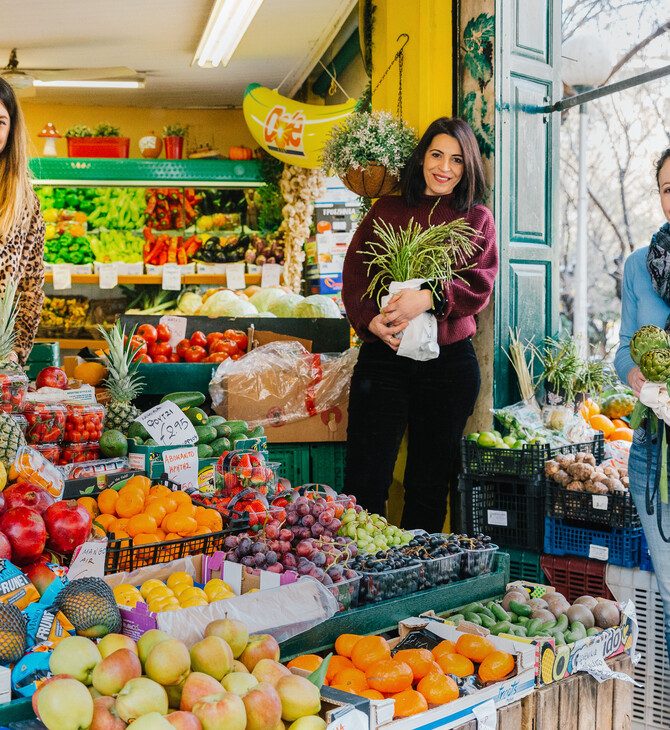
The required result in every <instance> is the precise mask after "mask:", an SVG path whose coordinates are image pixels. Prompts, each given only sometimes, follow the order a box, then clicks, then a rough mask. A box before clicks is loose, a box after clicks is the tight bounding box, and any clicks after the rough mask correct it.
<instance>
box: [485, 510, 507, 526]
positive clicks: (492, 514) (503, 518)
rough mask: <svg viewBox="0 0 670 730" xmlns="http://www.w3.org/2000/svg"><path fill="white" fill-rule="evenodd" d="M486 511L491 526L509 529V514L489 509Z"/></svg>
mask: <svg viewBox="0 0 670 730" xmlns="http://www.w3.org/2000/svg"><path fill="white" fill-rule="evenodd" d="M486 511H487V519H488V523H489V525H499V526H500V527H507V512H505V511H504V510H501V509H489V510H486Z"/></svg>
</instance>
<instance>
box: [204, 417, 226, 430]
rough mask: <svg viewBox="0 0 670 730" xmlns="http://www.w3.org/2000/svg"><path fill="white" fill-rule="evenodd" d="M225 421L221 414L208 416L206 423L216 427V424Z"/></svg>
mask: <svg viewBox="0 0 670 730" xmlns="http://www.w3.org/2000/svg"><path fill="white" fill-rule="evenodd" d="M225 422H226V419H225V418H224V417H223V416H216V415H214V416H209V417H208V420H207V425H208V426H212V428H216V427H217V426H219V425H221V424H223V423H225Z"/></svg>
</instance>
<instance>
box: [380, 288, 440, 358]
mask: <svg viewBox="0 0 670 730" xmlns="http://www.w3.org/2000/svg"><path fill="white" fill-rule="evenodd" d="M424 283H425V279H410V280H409V281H392V282H391V284H390V286H389V294H385V295H384V296H383V297H382V307H385V306H386V305H387V304H388V303H389V301H390V300H391V297H392V296H393V295H394V294H397V293H398V292H399V291H401V290H402V289H411V290H412V291H419V289H421V285H422V284H424ZM396 337H398V338H399V339H400V347H399V348H398V351H397V353H396V354H398V355H400V356H401V357H409V358H411V359H412V360H418V361H419V362H424V361H425V360H434V359H435V358H436V357H438V355H439V354H440V346H439V345H438V344H437V320H436V319H435V315H433V314H430V312H422V313H421V314H420V315H419V316H418V317H414V319H412V320H410V323H409V324H408V325H407V327H405V329H404V330H402V332H399V333H398V334H397V335H396Z"/></svg>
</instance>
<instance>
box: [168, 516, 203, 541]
mask: <svg viewBox="0 0 670 730" xmlns="http://www.w3.org/2000/svg"><path fill="white" fill-rule="evenodd" d="M161 528H162V529H163V530H164V531H165V532H166V533H167V532H176V533H177V534H178V535H180V536H181V537H187V536H188V535H192V534H193V533H194V532H195V531H196V529H197V528H198V523H197V522H196V521H195V518H194V517H189V516H188V515H184V514H180V513H179V512H171V513H170V514H168V515H165V517H164V518H163V522H161Z"/></svg>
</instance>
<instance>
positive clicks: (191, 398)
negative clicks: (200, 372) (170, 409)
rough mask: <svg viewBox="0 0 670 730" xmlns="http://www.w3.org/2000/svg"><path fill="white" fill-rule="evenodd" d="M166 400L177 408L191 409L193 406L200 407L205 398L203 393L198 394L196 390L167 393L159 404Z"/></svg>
mask: <svg viewBox="0 0 670 730" xmlns="http://www.w3.org/2000/svg"><path fill="white" fill-rule="evenodd" d="M166 400H171V401H172V402H173V403H174V404H175V405H177V406H179V408H192V407H194V406H201V405H202V404H203V403H204V402H205V400H206V398H205V396H204V395H203V393H199V392H198V391H197V390H191V391H187V392H185V391H181V392H178V393H168V394H167V395H164V396H163V397H162V398H161V403H165V401H166Z"/></svg>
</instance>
